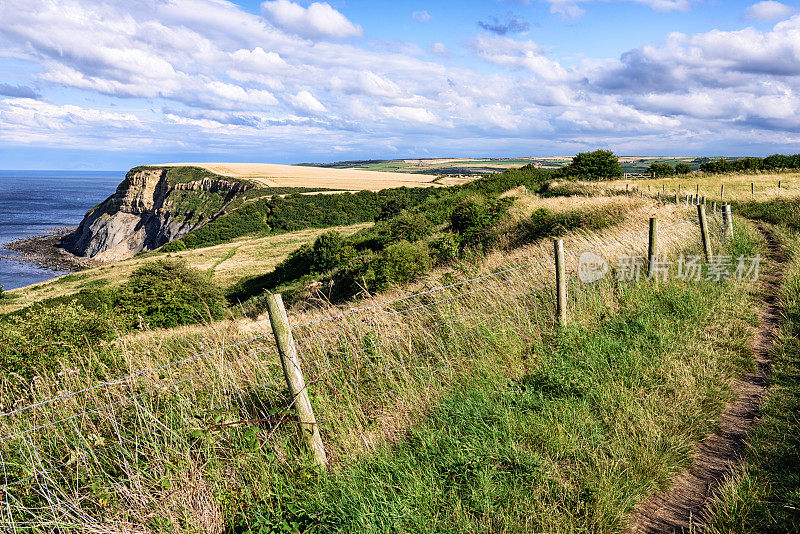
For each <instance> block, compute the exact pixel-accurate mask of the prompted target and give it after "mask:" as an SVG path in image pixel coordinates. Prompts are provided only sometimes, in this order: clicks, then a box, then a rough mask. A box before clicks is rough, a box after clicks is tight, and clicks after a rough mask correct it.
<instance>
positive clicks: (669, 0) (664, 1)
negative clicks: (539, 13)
mask: <svg viewBox="0 0 800 534" xmlns="http://www.w3.org/2000/svg"><path fill="white" fill-rule="evenodd" d="M545 1H546V2H547V3H548V4H550V12H551V13H554V14H556V15H560V16H561V17H563V18H565V19H577V18H579V17H581V16H582V15H584V14H585V13H586V11H585V10H584V9H583V8H581V7H580V4H588V3H590V2H593V1H594V0H545ZM606 1H614V0H606ZM617 1H628V2H633V3H636V4H643V5H645V6H648V7H650V8H651V9H653V10H654V11H664V12H669V11H688V10H689V8H690V7H691V1H690V0H617Z"/></svg>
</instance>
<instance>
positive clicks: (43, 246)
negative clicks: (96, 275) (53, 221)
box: [0, 227, 95, 272]
mask: <svg viewBox="0 0 800 534" xmlns="http://www.w3.org/2000/svg"><path fill="white" fill-rule="evenodd" d="M74 231H75V227H61V228H53V229H51V230H47V231H46V232H44V233H42V234H38V235H31V236H27V237H23V238H20V239H16V240H14V241H10V242H9V243H6V244H5V245H2V247H0V259H6V260H12V261H20V262H25V263H32V264H35V265H37V266H39V267H41V268H43V269H50V270H51V271H67V272H75V271H80V270H83V269H86V268H88V267H91V266H93V265H94V264H95V262H93V261H92V260H87V259H86V258H80V257H78V256H75V255H74V254H71V253H69V252H67V251H66V250H64V249H63V248H62V246H61V240H62V239H63V238H64V237H66V236H67V235H69V234H71V233H72V232H74Z"/></svg>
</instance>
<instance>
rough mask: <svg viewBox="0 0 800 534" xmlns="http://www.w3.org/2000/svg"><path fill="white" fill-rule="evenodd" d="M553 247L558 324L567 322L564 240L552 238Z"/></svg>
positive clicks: (562, 324)
mask: <svg viewBox="0 0 800 534" xmlns="http://www.w3.org/2000/svg"><path fill="white" fill-rule="evenodd" d="M553 249H554V250H555V255H556V315H557V317H558V324H559V325H561V326H565V325H566V324H567V280H566V273H565V269H564V240H563V239H554V240H553Z"/></svg>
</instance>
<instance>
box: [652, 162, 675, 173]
mask: <svg viewBox="0 0 800 534" xmlns="http://www.w3.org/2000/svg"><path fill="white" fill-rule="evenodd" d="M647 172H649V173H651V174H653V175H654V176H672V175H673V174H675V168H673V167H672V165H670V164H669V163H666V162H662V161H654V162H653V163H651V164H650V166H649V167H647Z"/></svg>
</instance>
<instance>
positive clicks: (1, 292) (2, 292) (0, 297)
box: [0, 282, 5, 299]
mask: <svg viewBox="0 0 800 534" xmlns="http://www.w3.org/2000/svg"><path fill="white" fill-rule="evenodd" d="M4 293H5V289H4V288H3V283H2V282H0V299H2V298H3V296H4Z"/></svg>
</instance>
